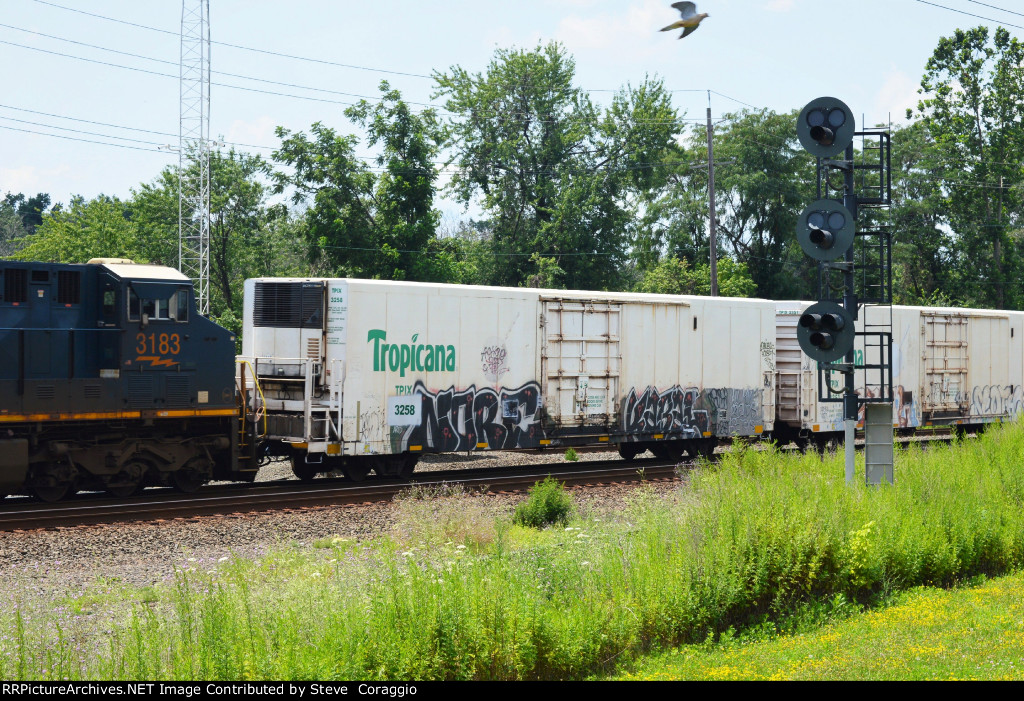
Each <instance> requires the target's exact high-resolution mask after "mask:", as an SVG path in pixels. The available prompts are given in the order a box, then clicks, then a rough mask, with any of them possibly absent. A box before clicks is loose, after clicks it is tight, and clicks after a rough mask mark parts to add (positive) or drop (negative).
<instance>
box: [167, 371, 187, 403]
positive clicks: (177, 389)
mask: <svg viewBox="0 0 1024 701" xmlns="http://www.w3.org/2000/svg"><path fill="white" fill-rule="evenodd" d="M191 385H192V378H190V377H168V378H167V404H168V405H169V406H188V404H189V403H190V401H191V400H192V387H191Z"/></svg>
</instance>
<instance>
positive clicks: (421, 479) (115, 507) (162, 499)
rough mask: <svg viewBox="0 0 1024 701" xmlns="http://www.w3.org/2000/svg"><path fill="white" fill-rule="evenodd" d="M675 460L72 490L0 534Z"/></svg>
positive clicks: (374, 498)
mask: <svg viewBox="0 0 1024 701" xmlns="http://www.w3.org/2000/svg"><path fill="white" fill-rule="evenodd" d="M676 472H677V463H675V462H672V461H667V462H666V461H659V460H656V459H655V460H644V461H636V462H635V463H623V461H621V460H619V461H610V462H608V463H604V462H596V461H595V462H594V463H593V466H589V467H588V468H587V469H584V470H581V469H579V468H575V469H573V468H572V467H571V466H564V465H560V464H556V465H543V466H531V467H530V468H529V469H528V470H520V471H516V472H514V473H510V472H502V473H498V472H495V470H494V469H493V468H492V469H490V470H488V469H475V470H472V469H471V470H454V471H451V470H449V471H443V472H441V471H436V472H429V473H422V474H419V475H415V476H414V477H413V479H411V480H409V481H401V482H398V481H390V480H388V481H383V480H381V481H373V482H366V483H359V484H353V483H351V482H347V481H344V480H340V479H339V480H334V479H330V478H328V479H318V480H316V481H314V482H312V483H310V482H295V481H291V480H280V481H276V482H269V483H260V484H255V485H251V486H244V487H239V486H238V485H215V486H211V487H208V488H204V489H202V490H200V491H199V492H197V493H195V494H181V493H179V492H173V491H171V490H163V489H161V490H151V491H150V492H148V493H144V494H143V495H141V496H139V497H135V498H132V499H117V500H115V499H110V498H106V497H103V498H96V497H95V496H92V495H80V497H79V498H76V499H71V500H68V501H64V502H59V503H57V504H41V503H39V502H34V501H27V500H26V501H22V502H20V503H13V504H10V505H4V507H3V508H0V531H20V530H39V529H46V528H59V527H72V526H82V525H96V524H111V523H125V522H144V521H149V522H159V521H166V520H170V519H181V518H186V519H187V518H194V517H200V516H235V515H242V514H250V513H257V512H267V511H286V510H292V509H307V508H316V507H329V506H341V505H353V504H370V503H380V502H387V501H391V500H392V499H394V497H395V495H396V494H398V493H400V492H402V491H405V490H408V489H410V488H411V487H420V488H430V487H442V486H451V485H460V486H463V487H466V488H467V489H469V490H480V491H484V490H486V491H488V492H516V491H524V490H526V489H528V488H529V487H531V486H532V485H533V484H534V483H536V482H537V481H538V480H541V479H544V478H545V477H547V476H548V475H552V476H555V477H557V479H558V480H559V481H560V482H563V483H565V484H566V485H567V486H582V485H599V484H609V483H624V482H639V481H644V480H654V479H659V480H662V479H673V478H675V477H676Z"/></svg>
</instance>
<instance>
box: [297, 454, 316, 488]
mask: <svg viewBox="0 0 1024 701" xmlns="http://www.w3.org/2000/svg"><path fill="white" fill-rule="evenodd" d="M318 467H319V465H311V464H310V463H308V462H306V456H305V455H293V456H292V474H293V475H295V476H296V477H298V478H299V479H300V480H302V481H303V482H310V481H312V479H313V478H314V477H316V476H317V473H318V472H319V470H318V469H317V468H318Z"/></svg>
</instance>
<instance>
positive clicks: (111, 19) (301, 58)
mask: <svg viewBox="0 0 1024 701" xmlns="http://www.w3.org/2000/svg"><path fill="white" fill-rule="evenodd" d="M33 1H34V2H37V3H39V4H40V5H47V6H49V7H53V8H57V9H61V10H66V11H68V12H76V13H78V14H82V15H87V16H89V17H94V18H97V19H102V20H106V21H108V22H115V23H118V24H124V25H128V26H130V27H136V28H138V29H145V30H148V31H153V32H160V33H161V34H169V35H172V36H175V37H177V36H178V32H173V31H170V30H167V29H160V28H158V27H151V26H148V25H144V24H137V23H135V22H128V21H126V20H121V19H117V18H114V17H107V16H105V15H100V14H96V13H93V12H87V11H85V10H80V9H78V8H74V7H67V6H65V5H59V4H57V3H54V2H48V1H47V0H33ZM0 26H8V25H0ZM14 28H15V29H17V28H16V27H14ZM21 31H28V30H21ZM33 33H35V32H33ZM42 36H48V35H45V34H42ZM52 38H57V37H52ZM65 41H73V40H65ZM73 43H81V42H73ZM212 43H213V44H216V45H218V46H224V47H228V48H232V49H240V50H243V51H251V52H254V53H260V54H266V55H268V56H276V57H279V58H288V59H293V60H297V61H308V62H311V63H319V64H323V65H327V66H336V67H340V68H351V69H355V70H362V71H370V72H375V73H387V74H391V75H402V76H409V77H413V78H426V79H433V78H434V76H433V75H425V74H423V73H410V72H407V71H393V70H389V69H384V68H372V67H369V66H359V65H355V64H350V63H339V62H337V61H328V60H325V59H319V58H312V57H308V56H296V55H293V54H286V53H282V52H278V51H271V50H269V49H259V48H256V47H252V46H243V45H240V44H231V43H228V42H222V41H213V42H212ZM86 46H88V44H86ZM95 48H101V47H95ZM102 50H107V49H102ZM109 50H111V51H113V49H109ZM117 53H124V52H117ZM128 55H133V54H128ZM140 58H147V57H144V56H143V57H140ZM148 60H159V59H148ZM215 72H216V71H215ZM223 75H231V74H223ZM232 77H242V78H247V79H249V80H261V79H260V78H248V77H246V76H232ZM270 82H273V81H270ZM283 85H287V84H283ZM228 87H230V86H228ZM293 87H295V86H293ZM306 89H308V90H317V88H306ZM585 91H586V92H619V89H616V90H613V89H600V88H591V89H586V90H585ZM326 92H332V91H326ZM666 92H672V93H676V92H708V89H707V88H679V89H674V90H667V91H666ZM711 92H712V93H713V94H715V95H718V96H720V97H724V98H725V99H727V100H732V101H733V102H737V103H739V104H741V105H744V106H746V107H751V108H753V109H760V108H758V107H755V106H754V105H751V104H749V103H747V102H743V101H742V100H737V99H736V98H734V97H729V96H728V95H725V94H723V93H720V92H717V91H715V90H712V91H711ZM341 94H346V93H341ZM410 104H422V105H430V104H431V103H410ZM686 121H694V122H702V121H703V120H699V119H694V120H686Z"/></svg>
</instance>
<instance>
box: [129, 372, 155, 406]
mask: <svg viewBox="0 0 1024 701" xmlns="http://www.w3.org/2000/svg"><path fill="white" fill-rule="evenodd" d="M125 393H126V395H127V399H128V406H130V407H144V406H152V405H153V377H152V376H151V375H130V376H129V377H128V382H127V384H126V388H125Z"/></svg>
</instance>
